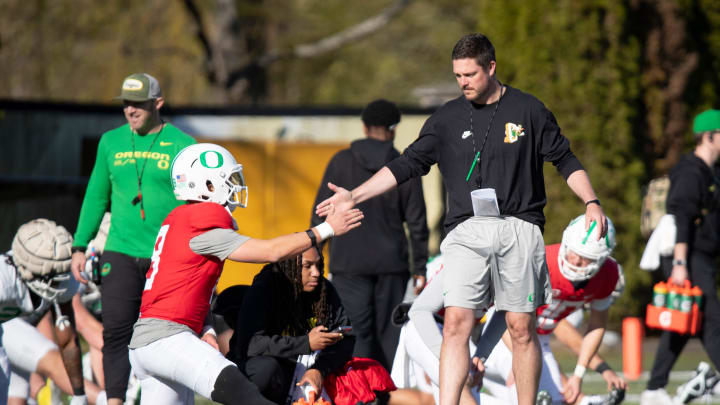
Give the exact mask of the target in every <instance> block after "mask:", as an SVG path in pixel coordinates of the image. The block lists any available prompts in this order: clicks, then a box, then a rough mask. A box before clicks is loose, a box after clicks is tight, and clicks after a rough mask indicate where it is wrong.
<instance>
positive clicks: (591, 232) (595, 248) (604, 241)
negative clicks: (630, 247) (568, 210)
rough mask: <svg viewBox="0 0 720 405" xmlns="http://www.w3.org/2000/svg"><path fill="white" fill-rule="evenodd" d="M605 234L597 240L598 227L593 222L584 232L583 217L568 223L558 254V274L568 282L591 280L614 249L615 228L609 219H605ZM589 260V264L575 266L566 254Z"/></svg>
mask: <svg viewBox="0 0 720 405" xmlns="http://www.w3.org/2000/svg"><path fill="white" fill-rule="evenodd" d="M607 228H608V229H607V234H606V235H605V236H604V237H603V238H600V239H598V232H599V227H598V226H597V223H595V221H593V223H592V224H591V225H590V228H589V229H588V230H585V215H580V216H579V217H577V218H575V219H573V220H572V221H570V224H569V225H568V226H567V228H565V231H564V232H563V237H562V243H561V244H560V252H559V253H558V265H559V267H560V272H561V273H562V275H563V276H565V278H567V279H568V280H570V281H583V280H588V279H590V278H592V276H594V275H595V274H597V272H598V271H599V270H600V267H601V266H602V265H603V263H604V262H605V259H607V258H608V257H609V256H610V254H611V253H612V251H613V249H615V226H613V223H612V221H611V220H610V218H608V219H607ZM569 252H572V253H574V254H576V255H577V256H580V257H582V258H584V259H587V260H589V263H588V264H586V265H584V266H582V265H575V264H572V263H570V262H569V261H568V257H567V255H568V253H569Z"/></svg>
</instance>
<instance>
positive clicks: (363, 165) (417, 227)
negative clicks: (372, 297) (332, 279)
mask: <svg viewBox="0 0 720 405" xmlns="http://www.w3.org/2000/svg"><path fill="white" fill-rule="evenodd" d="M397 156H400V152H398V151H397V150H396V149H395V148H394V147H393V144H392V142H391V141H387V142H383V141H378V140H375V139H362V140H357V141H354V142H353V143H352V144H351V145H350V148H349V149H344V150H341V151H340V152H338V153H337V154H335V156H333V158H332V159H331V160H330V163H328V166H327V168H326V169H325V175H324V176H323V179H322V182H321V183H320V188H319V190H318V193H317V197H316V198H315V205H317V204H319V203H320V202H322V201H323V200H325V199H327V198H329V197H330V196H332V194H333V192H332V191H331V190H330V189H329V188H328V186H327V183H328V182H331V183H333V184H336V185H338V186H341V187H344V188H346V189H348V190H352V189H353V188H355V187H357V186H359V185H360V184H362V183H363V182H365V181H366V180H367V179H369V178H370V177H372V175H373V174H375V172H377V171H378V170H380V169H381V168H382V167H383V166H385V164H387V163H388V162H389V161H391V160H393V159H394V158H396V157H397ZM315 205H314V206H315ZM314 206H313V214H312V218H311V226H315V225H317V224H319V223H321V222H322V221H323V219H321V218H319V217H318V216H317V215H315V213H314ZM357 207H358V208H360V209H361V210H362V211H363V213H364V214H365V218H364V219H363V221H362V225H361V226H360V227H358V228H357V229H354V230H352V231H350V232H348V233H347V234H345V235H342V236H338V237H334V238H332V239H331V240H330V263H329V267H330V271H331V272H332V273H344V274H357V275H362V274H365V275H370V274H390V273H404V272H407V271H408V240H407V238H406V237H405V230H404V228H403V222H406V223H407V225H408V228H409V231H410V242H411V243H412V252H413V265H414V269H413V271H412V272H413V274H419V275H425V263H426V262H427V241H428V228H427V219H426V217H425V199H424V197H423V190H422V183H421V181H420V178H415V179H412V180H410V181H407V182H405V183H403V184H401V185H399V186H398V187H397V188H394V189H392V190H390V191H388V192H387V193H384V194H382V195H380V196H378V197H376V198H371V199H369V200H367V201H364V202H362V203H360V204H358V206H357Z"/></svg>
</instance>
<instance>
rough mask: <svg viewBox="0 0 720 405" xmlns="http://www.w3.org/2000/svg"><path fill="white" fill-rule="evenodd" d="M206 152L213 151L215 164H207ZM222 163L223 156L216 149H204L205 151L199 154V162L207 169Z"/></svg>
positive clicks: (215, 167)
mask: <svg viewBox="0 0 720 405" xmlns="http://www.w3.org/2000/svg"><path fill="white" fill-rule="evenodd" d="M208 153H214V154H215V156H216V158H215V160H216V163H217V164H216V165H215V166H210V165H209V164H208V158H207V155H208ZM210 160H211V161H212V160H213V159H212V158H210ZM223 163H224V161H223V156H222V154H221V153H220V152H218V151H216V150H206V151H205V152H203V153H201V154H200V164H201V165H203V166H205V167H207V168H208V169H217V168H218V167H220V166H222V165H223Z"/></svg>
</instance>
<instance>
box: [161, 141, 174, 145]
mask: <svg viewBox="0 0 720 405" xmlns="http://www.w3.org/2000/svg"><path fill="white" fill-rule="evenodd" d="M170 145H172V142H163V141H160V146H170Z"/></svg>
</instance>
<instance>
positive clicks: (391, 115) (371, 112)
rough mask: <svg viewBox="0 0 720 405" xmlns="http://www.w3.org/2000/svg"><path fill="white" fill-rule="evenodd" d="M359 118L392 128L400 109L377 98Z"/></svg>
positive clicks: (397, 119)
mask: <svg viewBox="0 0 720 405" xmlns="http://www.w3.org/2000/svg"><path fill="white" fill-rule="evenodd" d="M361 119H362V122H363V123H364V124H365V126H366V127H368V128H369V127H385V128H389V129H393V127H394V126H395V125H397V124H398V123H399V122H400V110H399V109H398V108H397V106H396V105H395V103H393V102H392V101H388V100H385V99H379V100H375V101H373V102H371V103H370V104H368V105H367V106H366V107H365V108H364V109H363V111H362V114H361ZM321 256H322V255H321Z"/></svg>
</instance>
